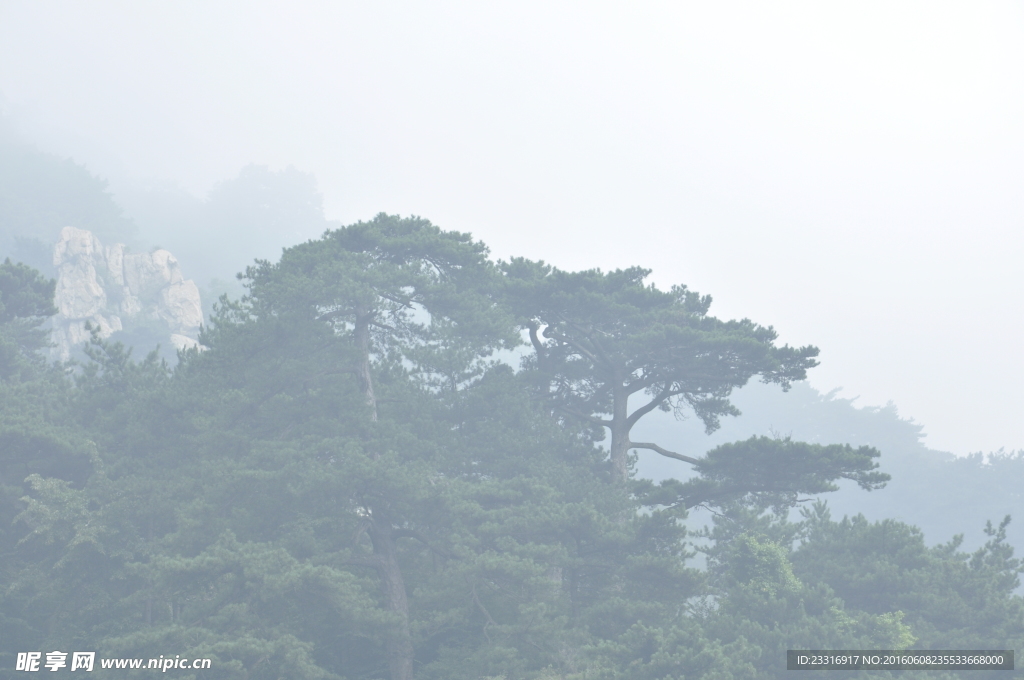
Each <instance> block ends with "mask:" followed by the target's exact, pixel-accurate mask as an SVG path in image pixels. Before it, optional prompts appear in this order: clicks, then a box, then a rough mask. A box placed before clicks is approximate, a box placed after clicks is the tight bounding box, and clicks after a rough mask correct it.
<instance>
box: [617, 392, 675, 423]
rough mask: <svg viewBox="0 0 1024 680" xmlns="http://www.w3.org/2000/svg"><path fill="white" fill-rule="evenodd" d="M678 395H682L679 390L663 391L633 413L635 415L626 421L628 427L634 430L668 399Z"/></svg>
mask: <svg viewBox="0 0 1024 680" xmlns="http://www.w3.org/2000/svg"><path fill="white" fill-rule="evenodd" d="M677 394H680V391H679V390H662V391H661V392H660V393H659V394H658V396H656V397H655V398H654V399H651V400H650V401H649V402H647V403H646V404H644V405H643V406H641V407H640V408H638V409H637V410H635V411H633V414H632V415H631V416H629V418H627V419H626V423H627V425H628V426H629V427H630V428H632V427H633V426H634V425H636V422H637V421H638V420H640V419H641V418H643V417H644V416H645V415H647V414H648V413H650V412H651V411H653V410H654V409H656V408H658V406H659V405H661V404H663V403H664V402H665V401H666V400H667V399H669V398H670V397H674V396H675V395H677Z"/></svg>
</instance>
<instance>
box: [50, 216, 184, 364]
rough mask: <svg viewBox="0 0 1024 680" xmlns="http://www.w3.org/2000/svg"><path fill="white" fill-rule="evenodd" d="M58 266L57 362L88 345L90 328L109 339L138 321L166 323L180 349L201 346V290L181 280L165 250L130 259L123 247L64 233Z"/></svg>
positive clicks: (73, 232)
mask: <svg viewBox="0 0 1024 680" xmlns="http://www.w3.org/2000/svg"><path fill="white" fill-rule="evenodd" d="M53 264H54V266H55V267H57V271H58V275H57V292H56V296H55V300H54V302H55V304H56V306H57V311H58V313H57V316H55V317H54V319H53V335H52V338H53V341H54V343H55V344H56V347H55V348H54V355H55V358H59V359H61V360H62V361H66V360H67V359H68V358H69V357H70V356H71V350H72V348H73V347H76V346H77V345H79V344H81V343H83V342H86V341H87V340H88V339H89V331H87V330H86V329H85V325H86V323H89V324H91V325H92V326H94V327H96V328H99V331H100V336H101V337H104V338H106V337H110V335H111V334H112V333H114V332H116V331H119V330H123V328H124V323H123V322H124V321H126V320H130V319H133V318H138V319H153V320H160V321H162V322H164V324H166V326H167V332H168V336H169V339H170V341H171V343H172V344H173V345H174V346H175V347H176V348H177V349H184V348H186V347H195V346H196V345H197V344H198V342H197V340H196V338H197V337H198V334H199V325H200V324H201V323H202V322H203V307H202V303H201V301H200V299H199V289H198V288H197V287H196V284H195V283H194V282H193V281H192V280H185V279H184V278H183V277H182V276H181V270H180V269H179V268H178V261H177V260H176V259H174V256H173V255H171V254H170V253H169V252H167V251H166V250H157V251H154V252H152V253H130V252H126V249H125V246H124V245H123V244H120V243H117V244H115V245H112V246H109V247H104V246H103V244H102V243H100V241H99V239H97V238H96V237H95V236H93V234H92V232H90V231H86V230H85V229H76V228H74V227H64V229H63V230H61V232H60V241H58V242H57V245H56V246H54V248H53Z"/></svg>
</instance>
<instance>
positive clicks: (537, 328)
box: [503, 259, 818, 482]
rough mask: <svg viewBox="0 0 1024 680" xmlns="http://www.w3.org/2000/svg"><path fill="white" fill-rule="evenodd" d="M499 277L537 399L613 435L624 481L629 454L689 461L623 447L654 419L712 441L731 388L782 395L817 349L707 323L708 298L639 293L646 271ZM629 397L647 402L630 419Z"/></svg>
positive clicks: (678, 291) (509, 269)
mask: <svg viewBox="0 0 1024 680" xmlns="http://www.w3.org/2000/svg"><path fill="white" fill-rule="evenodd" d="M503 271H504V274H505V281H506V299H507V300H508V301H509V302H508V303H509V305H510V306H511V308H512V309H514V310H515V312H516V315H517V317H518V319H519V322H520V324H521V326H522V327H523V328H527V329H529V333H530V339H531V342H532V343H533V346H534V349H535V351H536V354H535V357H534V359H533V362H532V365H531V367H532V368H535V369H536V375H537V381H538V385H539V387H540V391H541V393H543V394H545V395H547V396H549V397H550V398H551V400H552V406H553V407H554V408H555V409H556V410H557V411H558V412H559V413H561V414H563V415H566V416H570V417H574V418H577V419H581V420H583V421H584V422H587V423H590V424H592V425H596V426H598V427H603V428H607V429H608V430H609V431H610V433H611V439H612V441H611V452H610V453H611V459H612V465H613V468H614V471H615V475H616V477H617V478H618V479H619V481H621V482H625V480H626V478H627V451H628V449H630V448H642V449H651V450H654V451H657V452H658V453H661V454H662V455H666V456H669V457H672V458H676V459H679V460H684V461H686V462H691V459H688V457H686V456H681V455H680V454H674V453H672V452H669V451H666V450H664V449H663V448H662V447H660V446H659V445H657V444H656V443H640V442H633V441H631V440H630V436H629V435H630V431H631V430H632V429H633V427H634V426H635V425H636V424H637V422H638V421H639V420H640V419H641V418H643V417H644V416H645V415H647V414H648V413H650V412H651V411H654V410H655V409H659V410H662V411H669V410H673V411H675V412H676V414H677V416H680V417H682V416H683V415H684V414H685V413H687V412H692V413H694V414H695V415H696V416H697V417H698V418H700V420H701V421H702V422H703V423H704V425H705V428H706V430H707V432H709V433H710V432H713V431H714V430H716V429H718V427H719V426H720V418H721V417H722V416H727V415H733V416H734V415H739V411H738V410H737V409H736V408H735V407H734V406H733V405H732V403H731V402H730V401H729V395H730V394H731V392H732V390H733V389H734V388H736V387H741V386H743V385H745V384H746V383H747V381H748V380H750V378H752V377H753V376H755V375H760V376H761V379H762V380H763V381H765V382H771V383H778V384H781V385H782V386H783V387H788V386H789V384H790V383H791V382H792V381H793V380H801V379H803V378H804V377H806V371H807V369H808V368H811V367H813V366H815V365H816V364H817V362H816V361H815V359H814V357H816V356H817V354H818V350H817V349H816V348H814V347H801V348H792V347H789V346H788V345H787V346H784V347H776V346H775V340H776V338H777V337H778V336H777V333H776V332H775V331H774V330H773V329H772V328H770V327H768V328H766V327H763V326H759V325H757V324H754V323H753V322H752V321H750V320H749V319H744V320H742V321H720V320H719V319H716V318H714V317H712V316H709V315H708V310H709V309H710V306H711V298H710V296H706V295H705V296H700V295H699V294H697V293H695V292H693V291H691V290H689V289H687V288H686V287H685V286H675V287H673V288H672V289H671V290H670V291H667V292H665V291H660V290H658V289H657V288H655V287H654V286H653V285H650V286H647V285H645V284H644V279H645V278H646V277H647V276H648V274H650V272H649V270H646V269H641V268H639V267H634V268H631V269H627V270H617V271H614V272H608V273H604V272H601V271H599V270H590V271H583V272H574V273H570V272H563V271H560V270H558V269H556V268H553V267H550V266H548V265H545V264H544V263H542V262H530V261H528V260H524V259H513V260H512V261H511V262H508V263H504V264H503ZM542 338H543V339H542ZM632 395H637V396H641V395H646V398H647V402H646V403H645V404H643V405H641V406H639V407H636V408H634V409H633V410H632V411H631V410H630V407H629V405H628V402H629V399H630V397H631V396H632ZM601 416H608V418H602V417H601Z"/></svg>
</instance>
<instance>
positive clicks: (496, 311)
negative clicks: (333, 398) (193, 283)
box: [245, 214, 516, 420]
mask: <svg viewBox="0 0 1024 680" xmlns="http://www.w3.org/2000/svg"><path fill="white" fill-rule="evenodd" d="M486 253H487V248H486V247H485V246H484V245H483V244H481V243H477V242H474V241H473V240H472V239H471V238H470V237H469V235H467V234H460V233H456V232H443V231H441V230H440V229H438V228H437V227H435V226H434V225H432V224H430V222H428V221H427V220H422V219H418V218H409V219H399V218H397V217H392V216H388V215H384V214H381V215H378V216H377V217H376V218H375V219H374V220H373V221H371V222H360V223H358V224H354V225H352V226H349V227H344V228H342V229H337V230H335V231H332V232H328V233H327V234H325V235H324V237H323V238H322V239H320V240H318V241H310V242H308V243H304V244H301V245H298V246H294V247H292V248H289V249H288V250H286V251H285V252H284V254H283V255H282V257H281V260H280V262H279V263H277V264H271V263H270V262H267V261H262V262H260V263H258V265H257V266H254V267H250V268H249V269H248V270H247V272H246V277H245V278H246V279H248V284H247V286H248V288H249V291H250V297H249V299H250V301H251V304H252V313H253V314H255V315H257V316H265V315H276V316H281V317H284V316H298V317H301V318H303V319H305V320H307V321H310V320H311V321H313V322H315V323H320V324H322V325H324V326H325V327H327V328H330V329H331V330H332V331H333V332H334V333H335V334H338V335H339V336H341V337H345V338H347V339H349V341H350V344H351V347H352V349H353V351H354V361H353V363H352V364H351V365H350V366H344V367H342V370H345V371H351V372H352V373H353V374H354V375H355V376H356V378H357V379H358V381H359V385H360V389H361V390H362V393H363V396H364V398H365V400H366V403H367V405H368V407H369V415H370V419H371V420H376V417H377V401H376V395H375V392H374V386H373V382H374V381H373V376H372V371H371V359H372V357H373V356H377V357H386V356H387V355H388V354H389V353H393V352H397V353H399V354H400V355H401V356H402V357H404V358H405V359H407V360H411V361H415V362H416V363H417V364H418V366H417V368H418V369H419V370H420V371H422V372H426V373H435V374H437V373H440V374H441V375H440V376H439V377H440V378H441V379H443V380H444V381H446V382H447V384H448V387H449V388H455V387H457V386H458V385H459V384H460V383H462V382H463V381H464V380H465V379H466V378H467V377H469V376H470V375H472V374H473V373H474V372H475V370H477V369H473V368H472V367H471V366H467V368H468V369H469V371H470V373H469V374H462V373H461V372H460V371H455V372H452V371H451V370H447V371H446V370H445V369H444V367H443V364H444V363H445V362H444V361H441V360H440V357H441V354H438V352H437V351H431V350H440V351H441V353H442V354H443V353H444V351H448V352H449V354H450V351H451V349H452V348H453V344H457V345H459V346H461V347H463V348H465V350H466V351H468V352H469V353H470V356H472V355H475V356H486V355H488V354H489V353H490V352H491V351H493V350H494V349H497V348H500V347H503V346H507V345H510V344H512V343H514V342H516V340H515V337H514V334H513V333H512V325H511V320H510V319H509V318H508V317H507V316H506V315H505V314H504V313H503V311H502V310H501V309H500V308H499V307H498V306H497V304H496V302H495V300H494V295H493V285H492V282H493V281H494V273H493V266H492V265H491V264H490V262H488V260H487V259H486ZM462 354H463V355H465V352H463V353H462ZM469 363H470V365H472V364H473V362H472V361H470V362H469Z"/></svg>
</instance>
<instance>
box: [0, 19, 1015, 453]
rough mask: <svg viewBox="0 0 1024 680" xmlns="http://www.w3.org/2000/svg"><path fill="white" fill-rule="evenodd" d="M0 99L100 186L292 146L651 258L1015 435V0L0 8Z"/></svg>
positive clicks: (601, 258)
mask: <svg viewBox="0 0 1024 680" xmlns="http://www.w3.org/2000/svg"><path fill="white" fill-rule="evenodd" d="M0 93H2V95H3V97H4V101H5V106H6V109H7V111H8V113H9V114H10V115H12V116H13V117H14V118H15V119H16V120H17V121H18V122H19V124H20V125H21V126H22V128H23V129H24V130H25V131H26V133H27V134H28V135H29V137H30V138H32V139H33V140H34V141H36V142H37V143H39V145H40V146H42V147H44V148H46V149H47V150H50V151H55V152H58V153H61V154H62V155H70V156H73V157H74V158H75V159H76V160H78V161H80V162H83V163H85V164H86V165H87V166H88V167H89V168H90V169H91V170H93V171H94V172H97V173H99V174H101V175H103V176H106V177H108V178H110V179H111V181H112V182H113V184H114V186H115V187H116V186H118V185H121V186H124V185H126V183H143V182H153V181H156V182H164V183H167V182H169V183H174V184H177V185H179V186H181V187H183V188H185V189H187V190H188V191H191V192H194V193H196V194H197V195H204V194H205V192H206V191H208V190H209V188H210V187H211V186H212V185H213V183H215V182H216V181H218V180H223V179H227V178H230V177H233V176H235V175H237V173H238V171H239V170H240V168H241V167H243V166H244V165H246V164H248V163H253V162H254V163H258V164H264V165H269V166H270V167H271V168H275V169H276V168H283V167H286V166H288V165H294V166H295V167H297V168H299V169H300V170H304V171H308V172H312V173H314V174H315V175H316V177H317V178H318V180H319V183H320V187H321V189H322V191H323V193H324V198H325V206H326V209H327V216H328V217H329V218H332V219H340V220H342V221H344V222H346V223H348V222H353V221H356V220H359V219H365V218H369V217H371V216H373V215H374V214H376V213H377V212H380V211H386V212H389V213H401V214H403V215H408V214H416V215H421V216H423V217H427V218H429V219H431V220H432V221H434V222H435V223H436V224H438V225H440V226H441V227H443V228H445V229H455V230H459V231H470V232H473V233H474V234H475V235H476V236H477V237H479V238H480V239H482V240H484V241H485V242H486V243H488V244H489V245H490V246H491V249H492V252H493V253H494V254H495V255H496V256H498V257H508V256H511V255H525V256H528V257H531V258H538V259H544V260H547V261H549V262H552V263H554V264H556V265H558V266H560V267H563V268H567V269H580V268H590V267H602V268H605V269H611V268H617V267H626V266H630V265H643V266H645V267H649V268H651V269H653V270H654V274H653V280H654V281H656V282H657V283H658V284H659V285H664V286H668V285H670V284H672V283H685V284H687V285H689V286H690V287H691V288H694V289H696V290H698V291H700V292H702V293H710V294H711V295H712V296H713V297H714V299H715V303H714V305H713V306H712V311H713V312H714V313H715V314H716V315H717V316H719V317H724V318H733V317H749V318H751V319H754V320H755V321H757V322H759V323H762V324H765V325H769V324H770V325H774V326H775V327H776V328H777V329H778V330H779V331H780V333H781V337H782V340H783V341H785V342H789V343H792V344H815V345H817V346H819V347H820V348H821V362H822V365H821V366H820V367H818V368H816V369H814V371H813V372H812V375H811V384H812V385H814V386H815V387H817V388H819V389H823V390H829V389H832V388H834V387H843V388H844V389H843V392H842V394H843V395H845V396H848V397H850V396H855V395H861V399H860V402H858V403H861V404H864V405H872V404H877V405H881V404H884V403H886V402H887V401H889V400H892V401H894V402H895V403H896V404H897V405H898V406H899V408H900V412H901V413H902V414H903V415H905V416H907V417H913V418H914V419H916V420H917V421H918V422H921V423H923V424H924V425H925V430H926V432H927V433H928V437H927V439H926V443H927V444H928V445H929V446H931V447H933V448H939V449H944V450H949V451H952V452H954V453H958V454H963V453H967V452H971V451H979V450H984V451H989V450H994V449H998V448H1000V447H1006V448H1008V449H1010V448H1013V449H1016V448H1024V267H1022V266H1021V260H1022V253H1024V4H1022V3H1021V2H1015V3H1010V2H1007V3H984V2H978V1H973V0H972V1H971V2H960V3H940V2H935V1H934V0H929V1H927V2H916V3H915V2H903V3H899V2H892V1H891V0H890V1H886V2H875V3H872V2H864V1H862V0H859V1H857V2H849V3H839V2H820V1H817V2H808V3H781V2H773V3H762V2H757V3H755V2H751V3H742V4H730V3H726V2H718V1H716V2H694V3H690V4H684V3H680V2H671V3H662V4H655V3H646V4H641V3H635V2H620V3H615V4H612V3H603V4H599V3H593V2H589V3H551V2H543V3H540V2H514V3H513V2H506V3H497V2H464V3H455V2H438V1H434V2H418V3H413V2H407V3H386V2H372V3H371V2H364V3H342V2H323V3H309V2H290V3H284V2H277V3H268V2H253V1H251V0H249V1H246V2H237V3H228V2H210V1H209V0H204V1H203V2H182V1H176V2H139V1H138V0H131V1H129V2H122V3H115V2H88V3H79V2H60V3H54V2H42V1H39V0H32V1H25V2H20V1H19V2H11V1H9V0H0ZM229 274H230V272H227V273H226V275H229Z"/></svg>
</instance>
